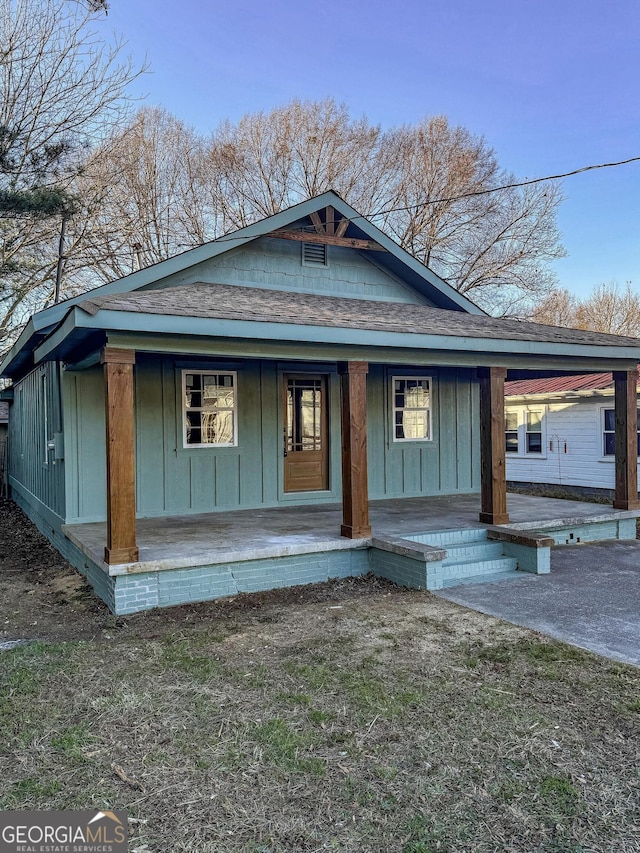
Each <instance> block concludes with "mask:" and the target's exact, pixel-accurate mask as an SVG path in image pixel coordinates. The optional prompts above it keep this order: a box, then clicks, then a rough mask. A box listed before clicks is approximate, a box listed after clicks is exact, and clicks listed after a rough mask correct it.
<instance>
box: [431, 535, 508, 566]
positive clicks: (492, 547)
mask: <svg viewBox="0 0 640 853" xmlns="http://www.w3.org/2000/svg"><path fill="white" fill-rule="evenodd" d="M446 551H447V558H446V559H445V560H444V561H443V565H445V566H449V565H451V564H452V563H462V562H464V563H469V562H472V561H474V560H475V561H477V562H481V561H483V560H492V559H495V558H497V557H502V543H501V542H488V541H487V540H482V541H480V542H461V543H460V544H458V545H447V546H446Z"/></svg>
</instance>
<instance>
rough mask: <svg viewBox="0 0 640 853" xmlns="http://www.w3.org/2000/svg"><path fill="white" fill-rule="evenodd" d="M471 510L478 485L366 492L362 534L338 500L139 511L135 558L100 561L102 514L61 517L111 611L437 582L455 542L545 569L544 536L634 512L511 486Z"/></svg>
mask: <svg viewBox="0 0 640 853" xmlns="http://www.w3.org/2000/svg"><path fill="white" fill-rule="evenodd" d="M479 509H480V497H479V496H478V495H453V496H450V497H421V498H405V499H398V500H382V501H372V502H371V503H370V521H371V526H372V529H373V531H374V532H373V535H370V536H368V537H361V538H358V539H350V538H346V537H344V536H341V535H340V534H339V531H340V522H341V520H342V507H341V505H339V504H325V505H315V506H304V507H302V506H292V507H276V508H267V509H261V510H240V511H237V512H217V513H203V514H189V515H181V516H172V517H168V518H167V517H163V518H146V519H139V520H138V523H137V535H138V548H139V559H138V560H137V561H136V562H131V563H128V564H120V565H108V564H107V563H105V562H104V545H105V540H106V536H107V527H106V524H104V523H94V524H78V525H68V526H66V527H65V528H63V532H64V534H65V536H66V538H67V540H68V542H69V545H70V547H71V548H72V549H73V551H74V552H76V554H77V559H76V560H74V562H75V563H76V565H78V567H79V568H80V570H81V571H84V572H85V573H86V574H91V573H92V575H93V577H92V578H91V580H92V583H93V584H94V586H95V585H96V579H97V577H96V576H99V577H100V578H101V581H100V586H101V587H102V588H103V591H104V590H107V588H108V594H107V596H106V599H107V601H108V603H109V604H110V606H111V607H112V609H113V610H114V612H117V613H127V612H133V611H135V610H140V609H146V608H148V607H155V606H158V605H164V606H166V605H170V604H181V603H186V602H191V601H200V600H205V599H210V598H216V597H222V596H225V595H232V594H236V593H238V592H251V591H259V590H264V589H270V588H273V587H278V586H289V585H296V584H304V583H315V582H320V581H323V580H327V579H329V578H332V577H347V576H353V575H360V574H366V573H367V572H369V571H373V572H374V573H376V574H379V575H382V576H385V577H389V578H390V579H391V580H395V581H397V582H399V583H403V584H405V585H407V586H415V587H422V588H428V589H436V588H441V587H442V586H443V585H444V586H446V585H448V584H450V583H453V582H455V581H456V580H457V581H458V582H459V581H460V580H461V579H463V577H462V576H460V572H459V571H458V570H456V571H455V572H454V569H453V568H452V567H451V566H450V565H449V564H450V563H451V558H450V557H449V552H450V550H451V549H452V548H453V549H458V550H459V549H461V548H462V549H464V551H465V554H466V555H467V559H466V563H467V564H468V565H470V564H471V557H470V556H469V555H471V553H472V551H473V548H474V547H480V548H481V549H484V550H485V551H486V550H487V549H488V548H495V547H497V546H498V543H500V547H502V548H503V551H502V552H501V559H502V560H503V561H504V560H507V559H511V560H513V561H514V565H513V567H512V568H511V570H508V566H505V567H504V568H505V570H504V571H499V572H498V573H497V574H498V575H500V576H515V574H514V572H515V569H516V568H517V569H518V570H520V571H522V570H524V571H533V572H539V573H540V572H546V571H548V570H549V567H548V562H549V560H548V558H549V549H550V547H551V546H552V545H553V544H571V543H575V544H579V543H581V542H587V541H592V540H594V539H616V538H633V536H634V531H635V520H636V516H638V515H640V511H637V510H617V509H614V508H613V507H610V506H606V505H599V504H593V503H583V502H579V501H565V500H559V499H550V498H541V497H534V496H529V495H520V494H510V495H509V511H510V521H509V523H508V524H505V525H500V526H492V525H487V524H481V523H480V522H479V521H478V513H479ZM443 532H444V535H443ZM479 537H480V539H481V540H482V542H481V543H480V545H479V546H478V545H477V542H478V538H479ZM485 540H488V541H485ZM474 542H475V543H476V544H475V545H474V544H473V543H474ZM448 557H449V559H448ZM482 560H484V562H482ZM515 563H517V566H516V565H515ZM479 565H480V566H484V567H485V568H484V569H482V568H480V569H474V568H470V569H469V571H471V573H472V574H471V576H472V577H474V576H478V572H480V574H483V573H485V572H486V574H487V575H489V574H491V572H489V570H488V569H487V568H486V567H487V566H488V565H489V563H488V561H487V558H486V557H482V558H481V562H480V563H479ZM473 572H475V575H474V574H473ZM103 597H105V596H104V595H103Z"/></svg>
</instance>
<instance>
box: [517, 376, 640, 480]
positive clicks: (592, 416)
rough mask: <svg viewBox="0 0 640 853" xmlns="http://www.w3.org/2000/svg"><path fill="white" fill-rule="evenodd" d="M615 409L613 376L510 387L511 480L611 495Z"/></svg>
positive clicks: (529, 382) (567, 378) (558, 379)
mask: <svg viewBox="0 0 640 853" xmlns="http://www.w3.org/2000/svg"><path fill="white" fill-rule="evenodd" d="M639 406H640V403H639ZM613 407H614V387H613V376H612V374H611V373H596V374H587V375H581V376H558V377H554V378H551V379H527V380H523V381H513V382H506V383H505V430H506V433H505V442H506V460H507V481H508V482H512V483H527V484H528V483H532V484H538V483H542V484H551V485H558V486H574V487H575V486H577V487H579V488H581V489H588V490H593V489H605V490H612V489H613V488H614V486H615V464H614V460H615V447H614V440H615V417H614V409H613ZM639 420H640V409H639ZM638 438H639V443H640V435H639V436H638Z"/></svg>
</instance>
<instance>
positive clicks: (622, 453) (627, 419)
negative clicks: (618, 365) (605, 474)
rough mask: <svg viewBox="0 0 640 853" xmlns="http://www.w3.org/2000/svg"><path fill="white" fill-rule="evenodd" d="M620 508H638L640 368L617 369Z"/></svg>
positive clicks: (617, 493)
mask: <svg viewBox="0 0 640 853" xmlns="http://www.w3.org/2000/svg"><path fill="white" fill-rule="evenodd" d="M613 381H614V386H615V415H616V438H615V445H616V491H615V498H614V501H613V505H614V507H615V508H616V509H638V508H640V501H638V371H637V370H626V371H622V370H621V371H616V372H615V373H614V374H613Z"/></svg>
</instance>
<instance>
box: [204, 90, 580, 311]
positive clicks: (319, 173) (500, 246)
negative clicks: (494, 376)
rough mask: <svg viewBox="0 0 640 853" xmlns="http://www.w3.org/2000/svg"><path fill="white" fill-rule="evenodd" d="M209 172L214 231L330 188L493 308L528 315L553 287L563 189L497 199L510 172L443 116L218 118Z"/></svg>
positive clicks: (330, 109)
mask: <svg viewBox="0 0 640 853" xmlns="http://www.w3.org/2000/svg"><path fill="white" fill-rule="evenodd" d="M210 166H211V181H210V186H211V187H212V188H213V199H212V206H213V207H214V208H215V209H216V210H217V211H218V212H219V214H220V216H221V217H222V226H223V230H228V229H229V228H232V227H240V226H243V225H247V224H249V223H250V222H253V221H255V220H256V219H259V218H260V217H262V216H268V215H269V214H271V213H275V212H277V211H279V210H282V209H283V208H284V207H287V206H288V205H290V204H293V203H295V202H298V201H301V200H302V199H304V198H307V197H309V196H310V195H316V194H318V193H320V192H323V191H324V190H327V189H335V190H337V191H338V192H339V193H340V194H341V195H342V196H343V197H344V198H345V200H346V201H348V202H349V203H350V204H352V205H353V206H354V207H355V208H356V209H358V210H360V211H361V212H362V213H363V214H364V215H367V216H371V217H373V218H374V220H375V221H378V222H380V224H381V225H382V227H383V228H385V229H386V230H387V231H388V232H389V233H390V234H391V235H392V236H394V237H395V239H396V240H397V241H398V243H400V245H401V246H402V247H403V248H405V249H407V250H408V251H409V252H411V254H413V255H415V257H417V258H419V259H420V260H421V261H423V262H424V263H426V264H428V265H429V266H431V267H432V268H433V269H434V270H435V271H436V272H438V273H439V274H440V275H442V276H443V277H444V278H446V279H448V280H449V281H450V283H451V284H453V285H454V287H456V288H457V289H458V290H459V291H460V292H462V293H465V294H467V295H468V296H470V297H471V299H475V300H477V301H478V302H480V303H482V304H483V306H485V307H487V308H488V309H489V310H491V311H492V312H493V313H498V314H505V313H509V314H514V313H515V314H522V313H525V311H526V306H527V305H528V304H529V303H531V302H532V301H534V300H536V299H539V298H540V296H541V295H544V294H545V293H547V292H548V291H549V290H550V289H551V288H552V286H553V284H554V276H553V273H552V272H551V271H550V269H549V267H548V262H549V261H551V260H553V259H555V258H558V257H560V256H562V255H563V253H564V252H563V249H562V247H561V245H560V242H559V233H558V230H557V227H556V211H557V208H558V205H559V204H560V201H561V193H560V190H559V189H558V188H557V187H550V186H545V187H541V186H535V187H527V188H512V189H502V190H500V191H497V192H496V191H495V190H496V189H497V188H499V187H500V186H503V185H504V184H509V183H512V182H513V176H512V175H510V174H508V173H506V172H505V171H504V170H501V169H500V167H499V165H498V162H497V158H496V155H495V152H494V151H492V149H490V148H489V147H488V146H487V144H486V143H485V141H484V140H483V139H482V138H480V137H476V136H473V135H472V134H471V133H470V132H469V131H468V130H466V129H465V128H462V127H452V126H451V125H450V124H449V122H448V121H447V119H446V118H445V117H442V116H439V117H435V118H429V119H425V120H424V121H422V122H420V123H419V124H418V125H417V126H410V127H403V128H399V129H396V130H391V131H387V132H383V131H381V129H380V128H379V127H373V126H371V125H370V124H369V123H368V122H367V120H366V119H364V118H362V119H357V120H353V119H351V118H350V116H349V113H348V111H347V110H346V108H345V107H343V106H342V107H340V106H337V105H336V104H335V103H334V102H333V101H332V100H330V99H329V100H325V101H322V102H319V103H314V102H311V103H309V102H300V101H294V102H292V103H291V104H289V105H288V106H286V107H283V108H280V109H278V110H273V111H272V112H270V113H257V114H252V115H247V116H245V117H244V118H242V119H241V120H240V121H239V122H238V123H237V124H231V123H229V122H226V123H224V124H223V125H222V126H221V127H220V128H218V130H217V131H216V132H215V133H214V135H213V139H212V144H211V155H210ZM487 190H491V191H492V192H490V193H487V192H486V191H487ZM380 211H384V212H383V213H382V215H379V216H378V215H377V214H378V213H379V212H380Z"/></svg>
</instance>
